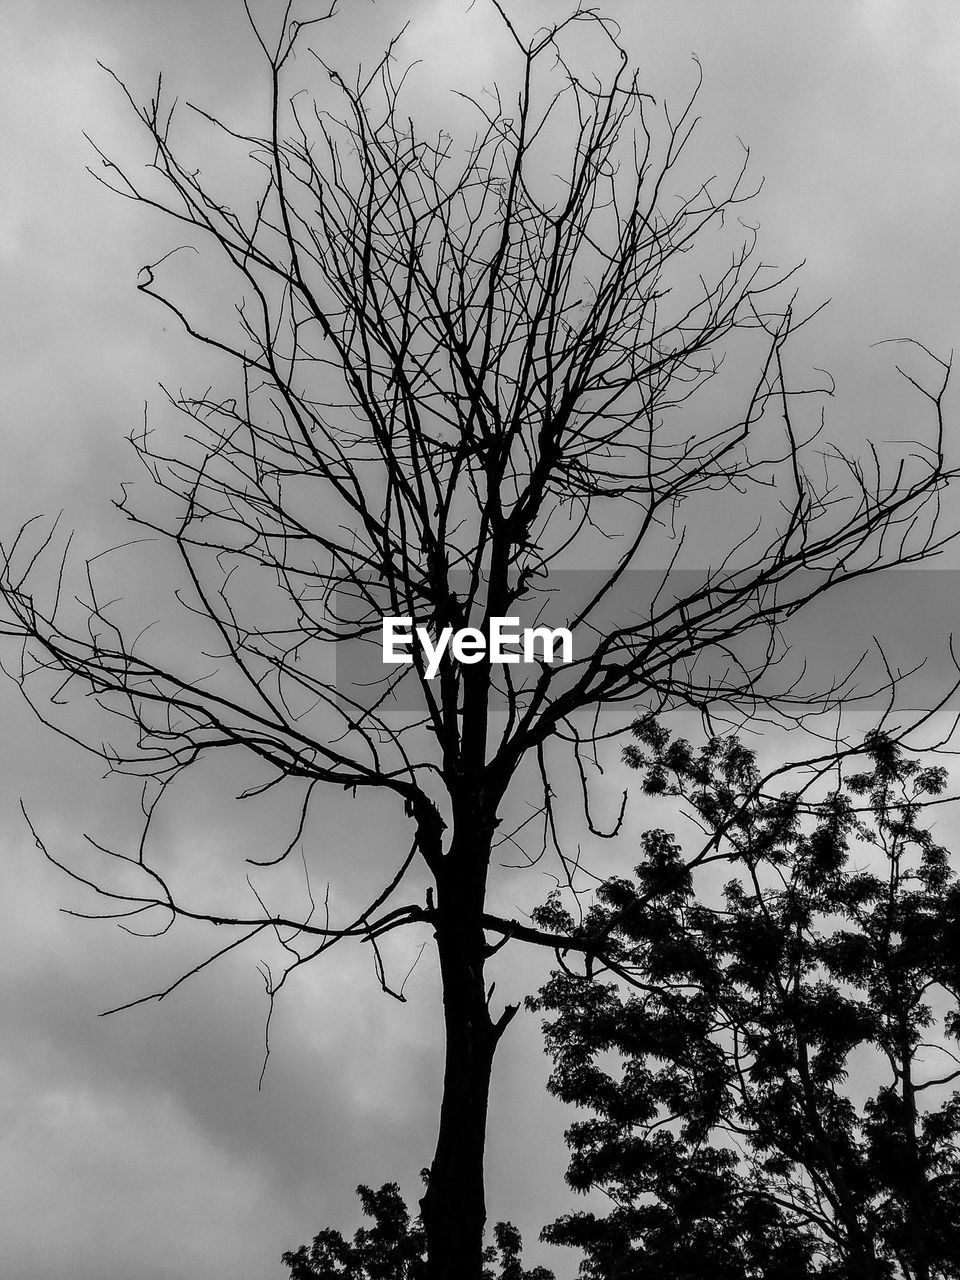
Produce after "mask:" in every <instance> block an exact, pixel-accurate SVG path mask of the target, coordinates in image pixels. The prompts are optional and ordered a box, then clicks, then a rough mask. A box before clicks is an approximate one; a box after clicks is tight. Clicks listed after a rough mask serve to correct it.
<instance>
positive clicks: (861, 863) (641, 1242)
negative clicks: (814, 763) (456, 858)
mask: <svg viewBox="0 0 960 1280" xmlns="http://www.w3.org/2000/svg"><path fill="white" fill-rule="evenodd" d="M636 732H637V736H638V738H639V739H640V745H638V746H637V747H635V748H631V749H630V751H629V752H628V760H629V762H630V763H631V764H633V765H634V766H635V767H637V768H639V769H642V770H643V771H644V774H645V786H646V788H647V789H648V790H649V791H652V792H658V793H661V794H671V795H674V796H677V797H683V798H684V799H685V801H686V802H687V804H688V805H689V807H690V809H692V811H693V814H694V815H695V816H696V818H697V820H698V822H699V824H700V825H701V826H702V828H703V830H704V831H705V833H706V844H705V846H704V847H703V848H702V849H701V850H700V852H699V853H698V854H697V855H695V858H694V861H696V862H699V863H701V864H702V863H703V862H706V861H707V860H709V857H711V856H712V855H713V853H715V852H716V851H718V850H720V849H721V848H722V847H724V846H727V847H728V849H729V848H732V850H733V854H734V856H735V859H736V864H737V866H738V871H739V874H738V877H737V878H736V879H734V880H731V881H730V882H729V883H728V884H727V885H726V886H725V889H724V891H723V894H722V902H718V903H717V905H709V902H708V901H707V900H705V899H706V898H708V896H709V895H704V894H700V895H697V894H695V893H694V877H693V874H692V873H691V872H690V870H689V860H685V859H684V857H683V855H682V853H681V849H680V846H679V844H678V843H677V841H676V840H675V839H674V838H673V837H672V836H671V835H668V834H667V833H666V832H665V831H650V832H647V834H646V835H645V837H644V840H643V859H642V861H641V863H640V865H639V866H638V867H637V869H636V878H635V879H634V880H632V881H629V882H627V881H614V882H612V883H610V884H609V885H607V886H605V887H604V888H603V889H602V890H601V892H600V893H599V894H598V895H597V896H598V901H597V904H596V906H595V907H594V909H593V911H592V913H591V916H590V918H589V921H588V926H587V927H588V928H590V929H591V930H593V931H594V932H597V931H599V932H600V933H602V934H607V935H608V936H610V937H611V938H615V939H616V940H617V942H618V944H619V947H620V956H619V963H618V965H617V971H618V977H619V978H620V981H619V982H618V983H616V984H612V983H610V982H604V981H597V980H596V978H597V977H598V976H602V975H601V974H594V975H593V976H592V977H591V976H589V973H588V975H587V976H581V975H578V974H574V973H573V972H571V971H570V970H569V969H567V968H566V967H565V968H564V970H563V971H562V972H557V973H555V974H554V975H553V976H552V978H551V980H550V981H549V983H548V984H547V985H546V986H545V987H544V989H543V991H542V992H541V994H540V996H539V998H538V999H537V1000H536V1001H534V1002H533V1003H534V1004H535V1006H536V1007H538V1008H540V1009H543V1010H546V1011H548V1012H549V1013H550V1014H551V1015H552V1020H551V1021H550V1022H548V1023H547V1024H546V1034H547V1043H548V1047H549V1050H550V1052H551V1054H552V1056H553V1059H554V1066H555V1070H554V1074H553V1076H552V1079H551V1088H552V1090H553V1092H555V1093H556V1094H557V1095H558V1096H559V1097H561V1098H562V1099H563V1100H564V1101H566V1102H570V1103H573V1104H575V1105H576V1106H579V1107H584V1108H587V1109H588V1110H589V1111H590V1112H591V1113H592V1114H591V1115H590V1116H589V1118H585V1119H581V1120H578V1121H577V1122H576V1123H575V1124H573V1125H572V1126H571V1128H570V1130H569V1131H568V1135H567V1136H568V1142H569V1145H570V1149H571V1163H570V1168H569V1172H568V1175H567V1176H568V1180H569V1182H570V1184H571V1185H572V1186H573V1187H574V1188H576V1189H577V1190H583V1191H585V1190H587V1189H589V1188H602V1189H603V1190H604V1191H606V1192H607V1193H608V1194H609V1196H610V1197H611V1198H612V1201H613V1206H614V1207H613V1208H612V1209H611V1211H610V1212H609V1213H608V1214H607V1215H606V1216H605V1217H603V1216H598V1215H596V1214H593V1213H574V1214H571V1215H569V1216H566V1217H564V1218H561V1219H560V1220H559V1221H558V1222H555V1223H554V1224H553V1225H552V1226H550V1227H549V1228H548V1229H547V1232H546V1235H547V1238H549V1239H551V1240H553V1241H555V1242H557V1243H563V1244H567V1245H575V1246H579V1247H580V1248H582V1249H583V1250H584V1252H585V1255H586V1260H585V1262H584V1263H583V1269H582V1274H583V1275H585V1276H590V1277H603V1280H615V1278H616V1277H626V1276H630V1277H645V1276H656V1277H658V1280H694V1277H698V1278H699V1277H702V1276H707V1275H709V1276H715V1277H722V1278H724V1280H727V1278H729V1280H748V1278H749V1280H754V1278H756V1280H759V1278H760V1277H770V1276H776V1277H784V1278H787V1277H801V1276H803V1277H807V1276H811V1277H812V1276H818V1277H824V1278H826V1277H830V1278H831V1280H840V1277H844V1278H847V1277H851V1278H852V1277H874V1278H877V1280H879V1278H880V1277H904V1278H908V1280H933V1278H934V1277H937V1278H940V1280H943V1278H945V1277H956V1276H960V1195H958V1190H960V1144H958V1137H960V1092H952V1091H951V1089H950V1086H951V1085H952V1084H953V1083H954V1082H955V1081H956V1080H957V1078H958V1077H960V1056H958V1053H957V1051H956V1050H957V1039H958V1034H960V1016H958V993H960V884H958V881H957V878H956V875H955V873H954V872H953V871H952V870H951V868H950V866H949V862H948V855H947V852H946V850H945V849H944V848H943V847H941V846H940V845H939V844H937V843H936V842H935V840H934V839H933V838H932V836H931V834H930V831H929V830H928V829H927V827H926V826H925V825H924V822H923V819H924V815H925V810H926V806H927V805H929V803H930V802H931V798H932V797H935V796H937V795H938V794H939V793H940V792H941V791H942V790H943V787H944V785H945V774H944V771H943V770H942V769H941V768H927V767H924V766H923V765H922V764H921V763H920V762H918V761H917V760H914V759H911V758H909V757H908V756H907V754H906V753H905V752H904V751H903V749H902V748H900V747H899V746H897V745H895V744H893V743H892V742H891V741H890V740H889V739H888V738H885V737H884V736H882V735H879V734H878V735H874V736H873V737H872V738H871V739H870V740H868V742H867V744H866V748H867V754H868V759H869V767H868V768H867V769H865V770H864V771H863V772H861V773H858V774H855V775H852V776H848V777H847V778H846V779H845V780H844V781H843V782H842V784H840V785H838V786H837V787H836V789H835V790H833V791H832V792H831V793H830V794H829V795H827V796H826V797H825V798H822V799H820V800H818V801H815V802H814V801H810V800H808V799H805V796H804V792H803V790H800V791H796V792H792V793H786V794H778V795H770V794H766V793H765V791H764V787H763V780H762V779H761V777H760V775H759V771H758V769H757V766H756V762H755V760H754V757H753V756H752V754H751V753H750V752H749V751H747V750H746V749H745V748H744V747H743V746H742V745H741V744H740V743H739V742H738V741H737V740H736V739H733V738H727V739H716V740H714V741H712V742H711V743H710V744H709V745H708V746H707V747H706V748H704V749H703V750H701V751H699V752H694V751H693V750H691V748H690V747H689V745H688V744H687V743H685V742H682V741H671V740H670V738H669V737H668V736H667V735H666V734H665V733H663V732H662V731H661V730H660V729H659V728H658V727H657V726H655V725H653V724H650V723H645V724H640V725H638V726H637V727H636ZM838 782H839V779H838ZM717 896H718V897H719V895H717ZM559 910H560V908H559V907H558V904H557V903H556V902H549V903H548V904H547V905H546V907H545V908H544V909H543V912H542V915H543V917H544V918H545V919H548V920H550V921H551V922H553V923H554V924H555V923H557V922H556V921H555V917H556V915H557V912H558V911H559ZM588 969H589V966H588Z"/></svg>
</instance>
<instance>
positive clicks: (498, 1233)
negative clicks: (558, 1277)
mask: <svg viewBox="0 0 960 1280" xmlns="http://www.w3.org/2000/svg"><path fill="white" fill-rule="evenodd" d="M357 1195H358V1196H359V1197H360V1202H361V1204H362V1205H363V1212H364V1213H365V1214H366V1216H367V1217H368V1218H372V1219H373V1220H374V1225H373V1226H372V1227H360V1228H359V1229H358V1230H357V1232H356V1234H355V1235H354V1237H353V1243H352V1244H348V1243H347V1241H346V1240H344V1238H343V1236H342V1235H341V1234H340V1232H339V1231H335V1230H331V1229H329V1228H328V1229H327V1230H324V1231H321V1232H320V1233H319V1235H317V1236H315V1237H314V1240H313V1243H312V1244H311V1245H301V1247H300V1248H299V1249H297V1250H296V1251H295V1252H291V1253H285V1254H284V1255H283V1262H284V1264H285V1265H286V1266H287V1267H289V1268H290V1280H420V1278H421V1277H423V1276H425V1275H426V1274H427V1271H426V1265H427V1236H426V1232H425V1231H424V1229H423V1223H422V1222H421V1221H420V1219H419V1218H415V1219H413V1220H411V1218H410V1211H409V1210H408V1209H407V1206H406V1205H405V1204H404V1202H403V1199H402V1198H401V1195H400V1188H399V1187H398V1186H397V1184H396V1183H395V1182H387V1183H384V1185H383V1186H382V1187H381V1188H380V1190H379V1191H371V1190H370V1188H369V1187H358V1188H357ZM493 1238H494V1243H493V1244H492V1245H488V1246H487V1248H486V1249H484V1251H483V1271H482V1276H483V1280H554V1276H553V1272H552V1271H548V1270H547V1269H546V1268H545V1267H534V1268H533V1270H532V1271H525V1270H524V1269H523V1266H522V1264H521V1260H520V1259H521V1253H522V1250H523V1243H522V1241H521V1238H520V1232H519V1231H518V1230H517V1229H516V1227H514V1226H513V1225H512V1224H511V1223H509V1222H498V1223H497V1224H496V1226H495V1227H494V1229H493ZM494 1268H496V1270H495V1269H494Z"/></svg>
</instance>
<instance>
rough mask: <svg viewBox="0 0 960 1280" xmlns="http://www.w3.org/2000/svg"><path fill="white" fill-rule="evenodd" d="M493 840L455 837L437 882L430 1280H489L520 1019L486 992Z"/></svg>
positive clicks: (480, 835)
mask: <svg viewBox="0 0 960 1280" xmlns="http://www.w3.org/2000/svg"><path fill="white" fill-rule="evenodd" d="M488 825H489V823H488V822H484V823H483V826H484V827H487V826H488ZM491 834H492V832H491V831H490V830H489V829H488V830H482V829H481V830H474V831H473V832H469V833H468V834H467V836H466V838H464V839H458V837H457V833H456V830H455V832H454V838H453V841H452V845H451V849H450V852H449V853H448V854H447V857H446V858H445V860H444V866H443V871H442V874H441V875H440V876H439V877H438V879H437V904H436V917H435V919H436V938H437V950H438V954H439V960H440V975H441V980H442V983H443V1013H444V1027H445V1033H446V1051H445V1058H444V1073H443V1100H442V1102H441V1106H440V1128H439V1133H438V1137H437V1147H436V1152H435V1155H434V1159H433V1164H432V1165H431V1168H430V1180H429V1183H428V1185H427V1190H426V1193H425V1195H424V1197H423V1200H422V1201H421V1208H422V1214H423V1223H424V1228H425V1230H426V1235H427V1258H428V1262H427V1271H426V1274H427V1278H428V1280H481V1271H482V1266H483V1263H482V1253H483V1229H484V1223H485V1221H486V1205H485V1202H484V1192H483V1152H484V1141H485V1138H486V1126H487V1101H488V1097H489V1092H490V1073H491V1068H492V1065H493V1055H494V1052H495V1050H496V1047H497V1042H498V1040H499V1039H500V1036H501V1034H502V1032H503V1030H504V1028H505V1026H506V1024H507V1022H508V1021H509V1019H510V1017H511V1016H512V1013H513V1012H514V1011H513V1010H512V1009H508V1010H507V1011H506V1012H505V1014H504V1015H503V1016H502V1017H501V1018H500V1019H499V1020H498V1021H497V1022H494V1021H493V1020H492V1019H491V1017H490V1010H489V1007H488V1003H487V993H486V990H485V986H484V973H483V966H484V961H485V958H486V954H485V948H486V940H485V938H484V934H483V928H482V923H481V921H482V912H483V895H484V889H485V882H486V869H487V863H488V861H489V853H490V837H491Z"/></svg>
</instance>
